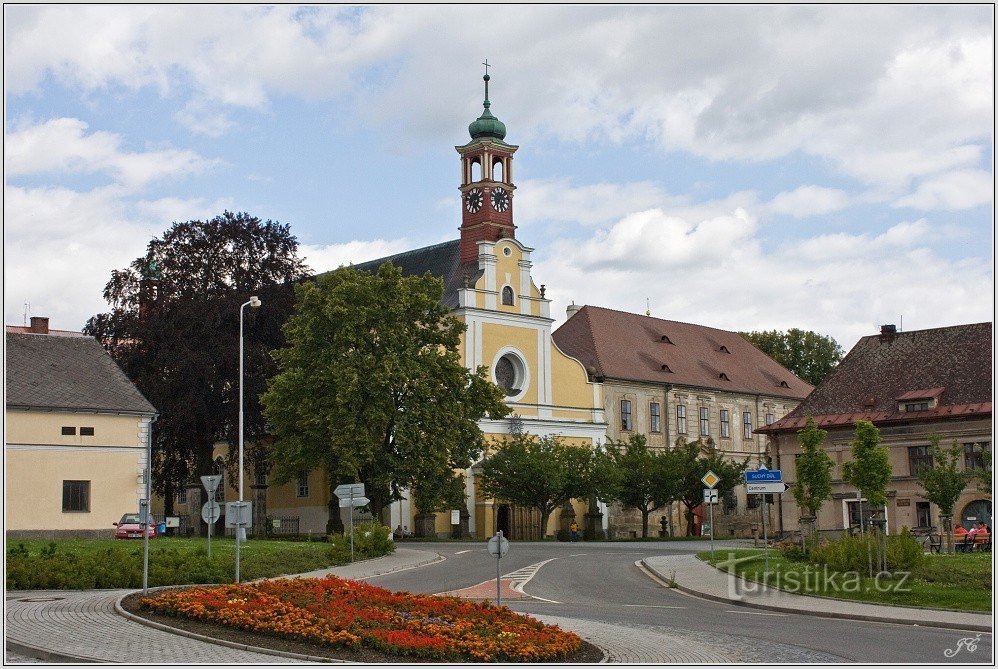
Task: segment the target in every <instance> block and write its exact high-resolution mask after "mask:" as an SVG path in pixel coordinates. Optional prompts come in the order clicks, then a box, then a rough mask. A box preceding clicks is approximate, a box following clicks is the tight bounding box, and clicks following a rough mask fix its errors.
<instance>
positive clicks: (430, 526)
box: [413, 513, 437, 539]
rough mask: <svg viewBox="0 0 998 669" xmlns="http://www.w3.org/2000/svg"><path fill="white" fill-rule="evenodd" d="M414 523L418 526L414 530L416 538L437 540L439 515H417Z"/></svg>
mask: <svg viewBox="0 0 998 669" xmlns="http://www.w3.org/2000/svg"><path fill="white" fill-rule="evenodd" d="M413 522H415V524H416V527H414V528H413V534H414V535H415V536H417V537H423V538H427V539H436V538H437V514H435V513H417V514H416V517H415V518H414V519H413Z"/></svg>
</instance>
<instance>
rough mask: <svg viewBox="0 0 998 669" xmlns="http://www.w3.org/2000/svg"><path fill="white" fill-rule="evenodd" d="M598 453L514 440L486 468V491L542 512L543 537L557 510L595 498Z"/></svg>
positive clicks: (544, 440)
mask: <svg viewBox="0 0 998 669" xmlns="http://www.w3.org/2000/svg"><path fill="white" fill-rule="evenodd" d="M593 461H594V453H593V451H592V450H590V449H588V448H583V447H581V446H571V445H569V444H566V443H564V442H562V441H561V440H560V439H558V438H557V437H550V436H545V437H540V438H538V437H535V436H534V435H531V434H519V435H513V436H512V437H511V438H510V439H509V441H506V442H505V443H503V444H501V445H499V446H498V447H497V449H496V452H495V453H492V454H491V455H489V456H488V457H487V458H486V459H485V461H484V462H483V463H482V474H481V477H480V481H481V490H482V492H483V493H485V494H486V495H487V496H489V497H493V498H495V499H500V500H504V501H507V502H511V503H513V504H517V505H519V506H525V507H529V508H534V509H537V511H538V512H539V513H540V515H541V534H542V535H543V534H544V532H545V531H546V529H547V524H548V518H550V517H551V514H552V513H553V512H554V510H555V509H557V508H558V507H560V506H562V505H564V504H565V503H566V502H568V501H570V500H573V499H584V498H587V497H589V496H590V495H591V494H592V493H593V492H594V489H595V487H598V484H594V480H593V475H594V473H596V474H597V476H598V477H604V476H605V472H603V471H599V472H595V468H594V465H593Z"/></svg>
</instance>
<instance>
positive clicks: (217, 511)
mask: <svg viewBox="0 0 998 669" xmlns="http://www.w3.org/2000/svg"><path fill="white" fill-rule="evenodd" d="M221 515H222V507H220V506H219V505H218V502H215V501H211V502H205V503H204V506H202V507H201V520H203V521H204V522H206V523H214V522H215V521H216V520H218V519H219V517H220V516H221Z"/></svg>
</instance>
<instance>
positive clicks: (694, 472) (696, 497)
mask: <svg viewBox="0 0 998 669" xmlns="http://www.w3.org/2000/svg"><path fill="white" fill-rule="evenodd" d="M674 450H675V451H676V455H675V456H674V457H675V464H676V467H677V468H678V470H679V472H680V474H681V479H680V481H681V482H680V491H679V499H680V500H681V501H682V503H683V506H684V507H685V508H686V512H685V516H686V536H688V537H689V536H693V509H695V508H696V507H698V506H700V504H702V503H703V487H704V486H703V481H702V480H701V479H702V478H703V477H704V476H706V474H707V472H708V471H712V472H714V473H715V474H717V476H718V478H719V479H720V481H719V482H718V484H717V485H716V486H714V489H715V490H717V492H718V495H719V496H722V497H723V496H724V495H725V493H727V492H729V491H731V490H732V489H734V487H735V486H736V485H738V484H739V483H741V482H742V473H743V472H744V471H745V468H746V467H748V461H749V459H748V457H747V456H746V458H745V459H744V460H743V461H742V462H735V461H733V460H730V459H728V458H726V457H725V456H724V454H723V453H720V452H719V451H718V450H717V448H716V447H715V446H714V440H713V439H711V438H710V437H707V440H706V441H701V440H699V439H697V440H696V441H691V442H685V441H683V440H682V439H680V440H679V441H678V442H677V443H676V447H675V449H674Z"/></svg>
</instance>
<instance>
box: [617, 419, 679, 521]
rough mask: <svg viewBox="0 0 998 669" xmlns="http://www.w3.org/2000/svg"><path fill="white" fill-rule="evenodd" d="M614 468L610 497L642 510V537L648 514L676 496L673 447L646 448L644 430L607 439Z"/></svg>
mask: <svg viewBox="0 0 998 669" xmlns="http://www.w3.org/2000/svg"><path fill="white" fill-rule="evenodd" d="M607 446H608V448H609V452H610V453H611V455H612V457H613V464H614V469H615V470H616V472H617V480H618V484H617V490H616V492H615V494H613V495H612V497H611V498H612V499H615V500H617V501H619V502H620V503H621V504H622V505H623V506H625V507H630V508H633V509H637V510H638V511H640V512H641V537H642V538H647V537H648V516H650V515H651V514H652V512H654V511H658V510H659V509H661V508H662V507H663V506H665V505H666V504H669V503H671V502H674V501H676V500H677V499H678V498H679V486H680V481H681V479H680V475H681V471H680V468H679V467H677V466H676V461H677V460H678V455H677V454H676V451H666V450H653V449H650V448H648V442H647V439H646V438H645V436H644V435H643V434H632V435H631V437H630V438H629V439H628V440H627V441H626V442H616V443H615V442H612V441H611V442H608V444H607Z"/></svg>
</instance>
